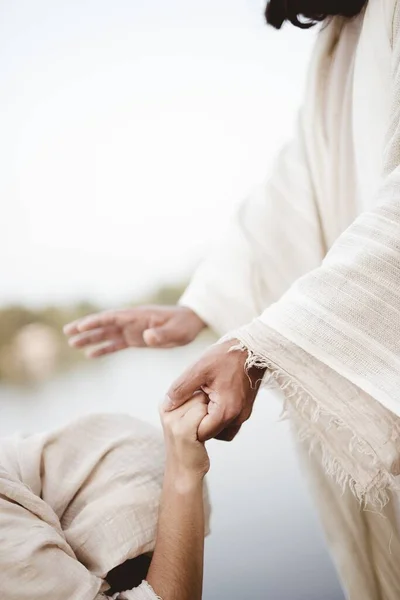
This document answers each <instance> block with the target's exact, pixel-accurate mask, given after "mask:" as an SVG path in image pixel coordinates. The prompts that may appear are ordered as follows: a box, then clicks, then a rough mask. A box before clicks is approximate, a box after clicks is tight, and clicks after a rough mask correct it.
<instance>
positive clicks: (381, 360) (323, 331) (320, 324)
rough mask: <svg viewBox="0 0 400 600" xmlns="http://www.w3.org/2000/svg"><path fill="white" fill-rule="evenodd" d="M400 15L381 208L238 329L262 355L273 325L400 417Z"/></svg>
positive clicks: (395, 32)
mask: <svg viewBox="0 0 400 600" xmlns="http://www.w3.org/2000/svg"><path fill="white" fill-rule="evenodd" d="M399 15H400V10H399V9H398V5H397V8H396V12H395V15H394V25H393V40H392V93H391V97H392V103H391V113H390V122H389V123H388V133H387V140H386V145H385V154H384V165H385V180H384V183H383V185H382V187H381V189H380V190H379V192H378V197H377V199H376V204H375V208H374V209H373V210H371V211H368V212H365V213H363V214H361V215H360V216H359V217H358V218H357V219H356V220H355V221H354V223H353V224H352V225H351V226H350V227H349V228H348V229H347V230H346V231H345V232H344V233H343V234H342V235H341V236H340V237H339V238H338V240H337V241H336V242H335V243H334V244H333V246H332V248H331V249H330V250H329V252H328V253H327V256H326V258H325V259H324V260H323V262H322V264H321V265H320V266H319V267H317V268H316V269H314V270H312V271H311V272H309V273H308V274H306V275H305V276H303V277H301V278H300V279H298V280H297V281H296V282H295V283H294V285H292V286H291V287H290V289H289V290H288V292H287V293H285V294H284V295H283V297H282V298H281V299H280V300H279V301H278V302H276V303H275V304H273V305H272V306H270V307H268V308H267V309H266V310H265V311H264V312H263V314H262V315H261V317H259V318H257V319H255V320H254V321H253V322H252V323H250V324H248V325H246V326H244V327H243V328H242V329H241V330H240V331H238V332H237V333H236V334H233V335H234V336H235V337H238V338H239V339H240V340H241V341H242V342H243V343H244V344H245V345H247V346H252V348H251V350H252V352H254V353H255V354H257V353H258V352H260V353H261V354H265V352H264V351H263V345H265V347H266V346H267V345H268V335H269V334H268V329H270V330H274V331H275V332H277V333H278V334H279V335H280V336H282V337H283V338H284V339H287V340H288V343H289V342H290V343H293V344H295V345H297V346H298V347H299V348H300V349H301V350H303V351H305V352H307V353H308V355H309V356H310V357H313V358H314V359H316V360H318V361H319V362H320V363H322V364H324V365H326V366H327V367H329V368H330V369H332V370H333V371H335V372H336V373H338V374H339V375H340V376H342V377H344V378H346V380H348V381H349V382H350V383H351V384H353V385H355V386H357V387H358V388H359V389H361V390H363V391H364V392H366V393H367V394H369V395H370V396H372V397H373V398H374V399H375V400H377V401H378V402H379V403H380V404H382V405H383V406H385V407H386V408H387V409H389V410H390V411H392V412H393V413H395V414H397V415H400V292H399V290H400V35H399V29H400V28H399V23H400V16H399ZM251 340H253V341H251ZM255 340H257V342H256V341H255ZM263 340H264V341H263ZM305 377H306V373H305Z"/></svg>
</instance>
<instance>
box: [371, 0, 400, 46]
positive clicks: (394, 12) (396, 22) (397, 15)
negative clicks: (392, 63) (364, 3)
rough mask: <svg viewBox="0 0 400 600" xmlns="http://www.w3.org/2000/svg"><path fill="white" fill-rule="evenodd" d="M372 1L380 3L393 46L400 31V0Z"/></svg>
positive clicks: (372, 0)
mask: <svg viewBox="0 0 400 600" xmlns="http://www.w3.org/2000/svg"><path fill="white" fill-rule="evenodd" d="M370 2H372V3H377V4H380V11H381V14H382V15H383V18H384V21H385V26H386V30H387V34H388V38H389V40H390V44H391V46H392V47H393V46H394V44H395V42H396V40H397V39H398V36H399V33H400V0H370Z"/></svg>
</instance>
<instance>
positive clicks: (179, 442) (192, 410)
mask: <svg viewBox="0 0 400 600" xmlns="http://www.w3.org/2000/svg"><path fill="white" fill-rule="evenodd" d="M207 402H208V400H207V397H206V395H205V394H204V393H203V392H199V393H197V394H195V395H194V396H193V398H191V399H190V400H189V401H188V402H186V403H185V404H184V405H182V406H180V407H179V408H177V409H176V410H174V411H166V410H165V407H164V406H161V408H160V418H161V422H162V425H163V429H164V438H165V448H166V455H167V464H166V469H167V471H168V472H169V473H171V471H172V472H173V477H174V478H177V479H179V480H180V481H185V482H190V481H193V480H199V479H202V478H203V477H204V476H205V475H206V473H207V472H208V470H209V468H210V462H209V458H208V454H207V450H206V448H205V446H204V443H202V442H200V441H199V439H198V429H199V426H200V423H201V422H202V420H203V419H204V417H205V416H206V415H207Z"/></svg>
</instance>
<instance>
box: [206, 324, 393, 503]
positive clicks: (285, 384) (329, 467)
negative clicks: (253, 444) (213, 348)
mask: <svg viewBox="0 0 400 600" xmlns="http://www.w3.org/2000/svg"><path fill="white" fill-rule="evenodd" d="M241 337H242V336H241V335H240V332H239V333H238V332H235V333H234V334H230V335H227V336H224V337H223V338H222V339H221V340H220V341H219V342H218V343H222V342H226V341H232V343H233V345H232V347H231V348H230V349H229V352H234V351H237V350H240V351H242V352H246V353H247V359H246V363H245V370H246V373H248V371H249V369H251V368H252V367H256V368H259V369H266V371H267V372H266V374H265V376H264V377H263V378H262V381H261V386H260V387H262V388H264V389H265V388H266V389H277V388H278V389H280V390H281V391H282V393H283V396H284V404H283V409H282V413H281V417H280V421H283V420H287V419H289V418H290V417H291V416H293V411H294V412H295V415H296V417H297V421H299V420H300V422H301V426H300V427H299V428H298V429H297V431H296V436H297V438H298V440H299V441H300V442H302V443H305V444H307V445H308V449H309V453H310V454H311V453H313V452H315V451H316V450H319V452H320V454H321V457H322V465H323V468H324V470H325V472H326V474H327V475H328V476H329V477H331V478H332V479H333V480H334V481H335V483H336V484H337V485H338V486H340V488H341V490H342V493H343V494H344V493H345V491H346V489H350V490H351V492H352V493H353V494H354V496H355V497H356V498H357V500H358V502H359V504H360V506H361V507H362V508H364V509H366V508H367V507H371V508H375V509H378V510H379V511H382V510H383V508H384V507H385V506H386V504H387V503H388V502H389V500H390V492H393V491H396V492H399V491H400V487H399V484H398V483H397V482H396V479H395V477H394V476H393V475H392V474H391V473H390V472H389V471H388V470H387V469H386V468H384V467H383V466H382V463H381V462H380V461H379V459H378V457H377V456H376V454H375V452H374V451H373V450H372V448H371V447H370V446H369V444H368V443H367V442H366V441H365V440H363V439H361V438H360V437H359V436H358V435H357V434H356V433H354V432H352V431H351V430H350V428H349V426H348V425H347V424H346V423H345V422H344V421H343V420H342V419H340V418H338V417H336V416H333V415H332V414H331V413H329V412H328V411H326V410H324V409H323V408H322V407H321V406H320V405H319V404H318V401H317V399H316V398H315V397H314V396H313V395H312V394H310V393H309V392H308V391H307V390H306V389H305V388H304V387H303V386H302V385H301V384H300V383H299V382H298V381H297V380H296V379H295V378H294V377H292V376H291V375H289V374H288V373H287V372H286V371H284V370H283V369H281V368H280V367H279V366H278V365H277V364H275V363H274V362H273V361H272V360H270V359H269V358H267V357H265V356H263V354H261V353H260V352H257V351H255V350H253V349H252V348H250V347H249V345H248V344H247V343H246V342H245V341H244V340H243V339H241ZM307 409H309V414H306V413H307ZM321 417H326V418H327V419H328V426H327V428H326V429H330V428H331V427H335V428H336V429H337V430H340V429H344V430H347V431H348V432H349V435H350V436H351V437H350V441H349V449H350V451H351V452H353V451H354V450H357V451H358V452H359V453H360V454H363V455H365V456H368V457H369V458H370V459H371V465H373V466H374V467H375V469H376V470H377V474H376V475H375V477H374V478H373V480H372V481H371V483H370V485H369V486H368V487H364V486H362V485H360V483H359V482H358V481H357V480H356V479H355V478H354V477H353V476H352V475H351V473H349V472H348V470H346V468H345V467H344V465H343V464H342V463H341V462H340V460H339V459H338V457H336V456H334V455H333V454H332V452H331V450H330V449H329V448H328V447H327V444H326V443H325V442H324V440H323V439H321V437H318V433H316V430H315V427H313V425H315V424H316V423H317V422H318V421H319V419H320V418H321Z"/></svg>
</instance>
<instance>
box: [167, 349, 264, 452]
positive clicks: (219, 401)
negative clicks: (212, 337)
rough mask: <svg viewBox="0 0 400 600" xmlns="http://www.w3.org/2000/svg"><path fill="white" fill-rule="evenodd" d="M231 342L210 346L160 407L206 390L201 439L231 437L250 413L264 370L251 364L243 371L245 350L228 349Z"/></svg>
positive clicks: (170, 407) (171, 405)
mask: <svg viewBox="0 0 400 600" xmlns="http://www.w3.org/2000/svg"><path fill="white" fill-rule="evenodd" d="M234 345H235V340H231V341H228V342H224V343H222V344H215V345H213V346H211V347H210V348H209V349H208V350H207V351H206V352H205V354H203V356H202V358H201V359H200V360H199V361H198V362H197V363H195V364H194V365H193V366H192V367H190V368H189V369H188V370H187V371H186V372H185V373H184V374H183V375H182V376H181V377H180V378H179V379H177V380H176V381H175V383H173V385H172V386H171V388H170V390H169V392H168V395H167V400H166V402H165V404H164V407H165V410H169V411H173V412H174V411H175V410H176V409H177V408H178V407H181V406H182V405H184V404H185V403H186V402H187V401H188V400H189V399H190V398H191V397H192V396H193V394H194V393H195V392H196V391H198V390H202V391H203V392H205V393H206V394H207V396H208V400H209V403H208V407H207V414H206V415H205V417H204V419H203V420H202V422H201V424H200V426H199V430H198V438H199V440H201V441H205V440H208V439H211V438H213V437H217V438H218V439H222V440H225V441H231V440H232V439H233V438H234V437H235V436H236V434H237V433H238V432H239V430H240V428H241V426H242V424H243V423H244V422H245V421H247V419H249V417H250V415H251V413H252V410H253V404H254V401H255V399H256V396H257V392H258V389H259V387H260V383H261V380H262V377H263V375H264V370H261V369H257V368H252V369H250V371H249V372H248V373H247V372H246V369H245V363H246V358H247V354H246V352H243V351H241V350H234V351H231V352H229V350H230V349H231V348H232V346H234ZM173 412H172V414H173Z"/></svg>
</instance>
